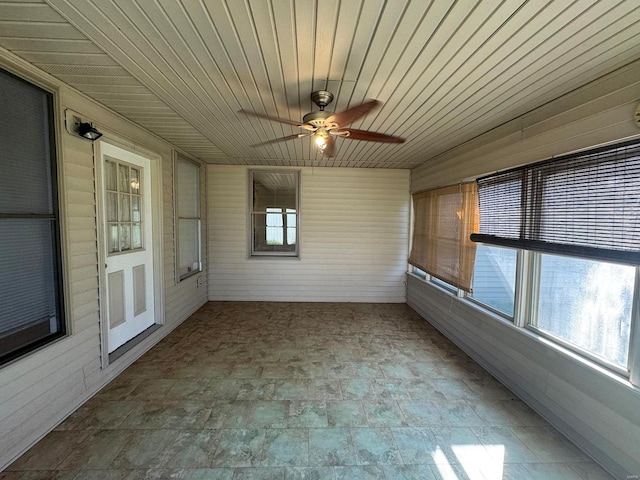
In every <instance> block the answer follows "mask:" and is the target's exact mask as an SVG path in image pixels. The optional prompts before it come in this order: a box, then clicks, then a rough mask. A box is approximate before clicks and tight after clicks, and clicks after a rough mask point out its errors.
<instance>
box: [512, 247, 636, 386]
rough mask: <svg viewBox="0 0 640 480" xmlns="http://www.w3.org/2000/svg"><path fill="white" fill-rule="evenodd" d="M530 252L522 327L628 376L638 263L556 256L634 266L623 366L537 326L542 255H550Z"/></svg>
mask: <svg viewBox="0 0 640 480" xmlns="http://www.w3.org/2000/svg"><path fill="white" fill-rule="evenodd" d="M530 253H531V257H532V258H531V262H532V264H533V268H531V269H530V272H529V275H530V276H531V279H530V285H531V290H530V292H529V293H530V304H529V305H528V315H527V319H526V321H525V324H524V325H523V327H524V328H525V329H526V330H529V331H531V332H533V333H535V334H536V335H539V336H540V337H542V338H545V339H547V340H549V341H552V342H554V343H556V344H558V345H560V346H561V347H563V348H566V349H567V350H571V351H572V352H574V353H577V354H578V355H581V356H583V357H585V358H587V359H589V360H590V361H592V362H594V363H597V364H599V365H601V366H603V367H605V368H607V369H609V370H612V371H613V372H615V373H617V374H619V375H622V376H624V377H629V375H630V371H631V367H632V363H633V359H632V346H633V344H634V339H633V332H634V323H635V321H637V320H636V318H635V317H637V314H636V313H635V311H636V310H638V302H640V298H638V278H639V274H640V266H638V265H627V264H623V263H620V262H604V261H602V260H593V259H591V258H585V257H576V256H573V255H560V254H558V255H557V256H562V257H566V258H575V259H581V260H589V261H596V262H600V263H618V264H620V265H625V266H630V267H632V268H634V270H635V278H634V286H633V294H632V299H631V313H630V317H631V318H630V319H629V321H630V326H629V345H628V349H629V350H628V353H627V364H626V365H625V366H621V365H619V364H617V363H614V362H611V361H609V360H607V359H606V358H604V357H601V356H600V355H596V354H595V353H592V352H591V351H590V350H588V349H586V348H584V347H581V346H580V345H577V344H575V343H572V342H570V341H568V340H565V339H564V338H562V337H561V336H559V335H555V334H554V333H553V332H550V331H547V330H544V329H542V328H539V327H538V305H539V302H540V283H541V280H542V256H543V255H551V254H548V253H542V252H533V251H532V252H530Z"/></svg>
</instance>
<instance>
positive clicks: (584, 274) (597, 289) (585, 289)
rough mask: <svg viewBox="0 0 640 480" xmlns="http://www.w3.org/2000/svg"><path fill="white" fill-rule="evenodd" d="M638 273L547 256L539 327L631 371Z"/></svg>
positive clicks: (604, 265) (540, 300) (601, 264)
mask: <svg viewBox="0 0 640 480" xmlns="http://www.w3.org/2000/svg"><path fill="white" fill-rule="evenodd" d="M634 278H635V268H634V267H631V266H626V265H617V264H612V263H604V262H598V261H594V260H585V259H581V258H571V257H562V256H557V255H542V264H541V274H540V298H539V301H538V323H537V327H538V328H539V329H541V330H543V331H546V332H549V333H550V334H552V335H554V336H557V337H560V338H561V339H563V340H565V341H567V342H569V343H572V344H574V345H576V346H578V347H580V348H582V349H585V350H587V351H588V352H590V353H592V354H594V355H597V356H599V357H602V358H604V359H606V360H608V361H610V362H613V363H615V364H617V365H620V366H622V367H626V366H627V360H628V355H629V336H630V335H629V334H630V330H631V328H630V327H631V302H632V298H633V282H634Z"/></svg>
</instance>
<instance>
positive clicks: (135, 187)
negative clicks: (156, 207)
mask: <svg viewBox="0 0 640 480" xmlns="http://www.w3.org/2000/svg"><path fill="white" fill-rule="evenodd" d="M131 193H135V194H139V193H140V170H139V169H137V168H134V167H131Z"/></svg>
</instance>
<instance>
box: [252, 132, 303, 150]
mask: <svg viewBox="0 0 640 480" xmlns="http://www.w3.org/2000/svg"><path fill="white" fill-rule="evenodd" d="M309 135H311V134H310V133H296V134H295V135H289V136H287V137H281V138H276V139H274V140H267V141H266V142H260V143H256V144H253V145H251V146H252V147H261V146H263V145H271V144H272V143H279V142H286V141H287V140H293V139H295V138H302V137H308V136H309Z"/></svg>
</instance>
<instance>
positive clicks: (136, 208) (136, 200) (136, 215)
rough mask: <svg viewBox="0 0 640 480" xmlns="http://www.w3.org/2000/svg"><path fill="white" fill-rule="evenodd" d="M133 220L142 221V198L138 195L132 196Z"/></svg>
mask: <svg viewBox="0 0 640 480" xmlns="http://www.w3.org/2000/svg"><path fill="white" fill-rule="evenodd" d="M131 220H133V221H134V222H139V221H141V220H142V217H141V214H140V197H139V196H137V195H132V196H131Z"/></svg>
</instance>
